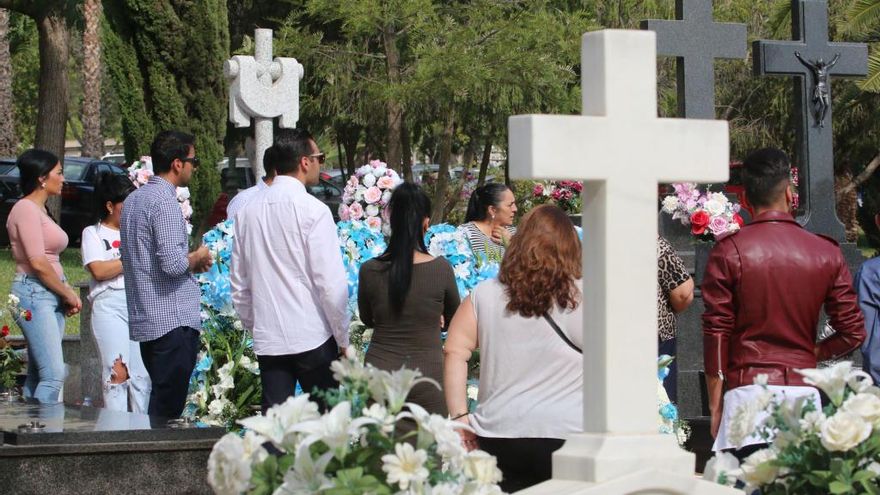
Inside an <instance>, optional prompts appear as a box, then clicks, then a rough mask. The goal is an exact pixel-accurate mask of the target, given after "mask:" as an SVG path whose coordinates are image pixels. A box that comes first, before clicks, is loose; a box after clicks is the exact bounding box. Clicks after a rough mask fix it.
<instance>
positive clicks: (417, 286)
mask: <svg viewBox="0 0 880 495" xmlns="http://www.w3.org/2000/svg"><path fill="white" fill-rule="evenodd" d="M389 208H390V210H391V215H390V218H391V223H390V225H391V238H390V239H389V241H388V249H386V250H385V253H384V254H382V255H381V256H379V257H377V258H374V259H372V260H370V261H367V262H366V263H364V264H363V266H361V271H360V282H359V285H358V308H359V309H360V316H361V320H362V321H363V322H364V323H365V324H366V325H367V326H368V327H372V328H373V337H372V340H371V342H370V348H369V350H368V351H367V357H366V362H367V363H369V364H372V365H373V366H375V367H377V368H379V369H383V370H387V371H394V370H398V369H400V368H401V366H405V367H407V368H409V369H418V370H420V371H421V372H422V374H423V375H424V376H426V377H429V378H433V379H434V380H436V381H437V382H438V383H439V382H440V380H441V379H442V377H443V351H442V346H441V342H440V331H441V321H445V322H446V323H448V322H449V321H451V320H452V316H453V315H454V314H455V310H456V309H458V304H459V297H458V289H457V287H456V285H455V275H454V274H453V272H452V267H451V266H450V265H449V262H448V261H446V259H445V258H442V257H438V258H435V257H433V256H431V255H429V254H428V250H427V248H426V247H425V231H426V230H427V229H428V225H429V224H430V217H431V200H430V199H429V198H428V196H427V195H426V194H425V193H424V192H423V191H422V190H421V189H420V188H419V187H418V186H416V185H413V184H409V183H404V184H401V185H400V186H398V187H397V188H396V189H395V190H394V193H393V194H392V195H391V201H390V203H389ZM407 401H408V402H413V403H416V404H418V405H420V406H422V407H424V408H425V409H426V410H427V411H428V412H430V413H436V414H442V415H445V414H446V404H445V402H444V399H443V393H442V392H441V391H440V390H439V389H437V388H436V387H434V386H433V385H431V384H428V383H422V384H419V385H416V386H415V387H414V388H413V390H412V392H411V393H410V395H409V397H408V398H407Z"/></svg>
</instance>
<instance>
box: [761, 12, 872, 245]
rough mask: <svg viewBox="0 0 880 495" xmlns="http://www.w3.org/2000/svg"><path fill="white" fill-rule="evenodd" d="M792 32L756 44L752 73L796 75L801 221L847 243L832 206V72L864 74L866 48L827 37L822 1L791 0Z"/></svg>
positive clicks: (840, 74) (841, 225) (795, 106)
mask: <svg viewBox="0 0 880 495" xmlns="http://www.w3.org/2000/svg"><path fill="white" fill-rule="evenodd" d="M791 32H792V38H793V40H792V41H755V42H754V44H753V47H752V55H753V58H754V72H755V74H756V75H761V76H795V81H794V112H795V122H796V124H795V135H796V137H797V144H796V146H797V149H796V150H795V155H796V158H797V161H798V162H799V163H798V164H799V169H800V174H801V183H802V184H803V188H802V191H801V195H800V204H801V205H803V208H804V211H805V214H804V217H803V218H800V219H799V221H800V222H801V224H802V225H804V227H806V228H808V229H809V230H810V231H812V232H815V233H817V234H825V235H828V236H831V237H833V238H834V239H836V240H837V241H839V242H845V241H846V236H845V231H844V227H843V224H842V223H841V222H840V220H839V219H838V218H837V211H836V209H835V208H834V205H835V201H834V197H835V194H834V153H833V149H832V146H833V140H832V133H831V122H832V118H831V76H851V77H857V76H864V75H865V74H867V70H868V46H867V45H865V44H863V43H830V42H829V41H828V4H827V2H825V1H824V0H792V2H791ZM829 205H830V207H829Z"/></svg>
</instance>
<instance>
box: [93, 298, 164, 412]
mask: <svg viewBox="0 0 880 495" xmlns="http://www.w3.org/2000/svg"><path fill="white" fill-rule="evenodd" d="M92 332H93V333H94V334H95V340H97V342H98V352H100V354H101V376H102V379H103V390H104V407H105V408H107V409H110V410H114V411H128V410H129V406H131V412H135V413H140V414H146V413H147V407H148V406H149V402H150V388H151V385H150V375H149V374H148V373H147V369H146V368H145V367H144V361H143V360H142V359H141V348H140V344H139V343H138V342H134V341H132V340H130V339H129V334H128V307H127V305H126V302H125V290H124V289H109V288H108V289H106V290H104V292H101V293H100V294H98V296H97V297H95V299H94V300H93V301H92ZM120 357H121V358H122V363H123V364H124V365H125V367H126V369H127V370H128V379H127V380H125V381H123V382H122V383H111V381H112V379H113V378H114V377H113V363H114V361H116V359H117V358H120Z"/></svg>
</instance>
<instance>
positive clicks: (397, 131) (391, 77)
mask: <svg viewBox="0 0 880 495" xmlns="http://www.w3.org/2000/svg"><path fill="white" fill-rule="evenodd" d="M382 41H383V42H384V43H385V62H386V68H387V72H388V84H389V85H390V86H391V88H392V91H394V90H396V89H397V86H398V85H399V84H400V52H399V51H398V50H397V33H396V32H395V31H394V26H391V25H387V26H385V28H384V29H383V31H382ZM386 109H387V115H388V152H387V154H386V155H385V162H386V163H388V166H389V167H391V168H393V169H394V170H400V169H401V166H402V164H403V159H402V157H403V150H402V147H401V143H400V137H401V129H402V127H403V106H402V105H401V104H400V101H399V100H398V99H397V97H396V96H391V97H389V98H388V103H387V105H386ZM410 179H412V172H410Z"/></svg>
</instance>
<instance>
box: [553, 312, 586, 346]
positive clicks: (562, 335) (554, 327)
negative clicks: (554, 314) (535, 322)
mask: <svg viewBox="0 0 880 495" xmlns="http://www.w3.org/2000/svg"><path fill="white" fill-rule="evenodd" d="M544 319H545V320H547V323H549V324H550V326H551V327H553V330H555V331H556V335H559V338H561V339H562V340H563V342H565V343H566V344H568V346H569V347H571V348H572V349H574V350H576V351H577V352H578V354H583V353H584V351H582V350H581V348H580V347H578V346H576V345H574V342H572V341H571V339H569V338H568V337H566V336H565V334H564V333H563V332H562V329H560V328H559V325H557V324H556V322H555V321H553V318H550V314H549V313H544Z"/></svg>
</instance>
